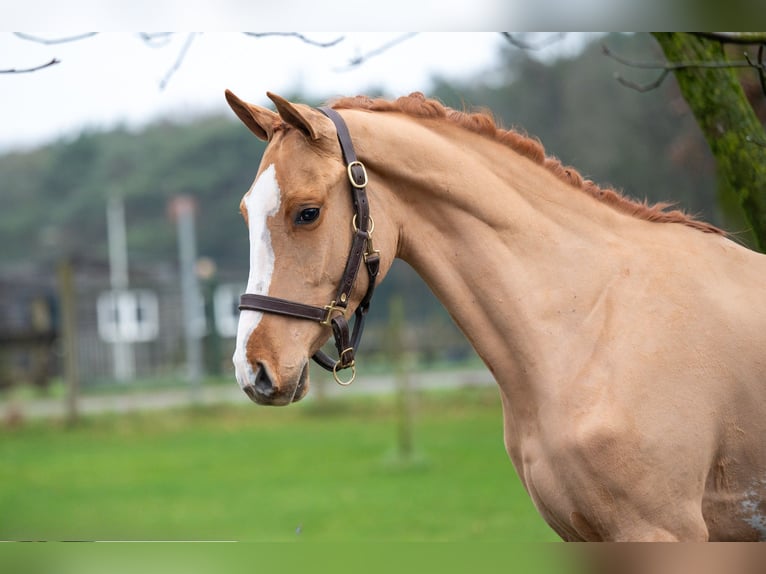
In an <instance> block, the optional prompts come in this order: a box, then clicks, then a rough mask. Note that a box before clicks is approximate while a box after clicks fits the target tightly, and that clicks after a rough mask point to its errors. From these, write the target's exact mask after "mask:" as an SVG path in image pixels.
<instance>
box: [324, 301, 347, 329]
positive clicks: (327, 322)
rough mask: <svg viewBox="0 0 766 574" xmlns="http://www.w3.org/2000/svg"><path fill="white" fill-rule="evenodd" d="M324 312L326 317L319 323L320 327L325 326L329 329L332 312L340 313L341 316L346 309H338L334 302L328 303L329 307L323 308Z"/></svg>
mask: <svg viewBox="0 0 766 574" xmlns="http://www.w3.org/2000/svg"><path fill="white" fill-rule="evenodd" d="M324 309H325V311H327V315H325V318H324V319H322V320H321V321H319V323H320V324H321V325H326V326H328V327H330V326H331V325H330V321H332V314H333V312H336V313H340V314H341V315H343V314H345V312H346V309H345V308H343V307H338V306H337V305H335V301H333V302H332V303H330V304H329V305H325V306H324Z"/></svg>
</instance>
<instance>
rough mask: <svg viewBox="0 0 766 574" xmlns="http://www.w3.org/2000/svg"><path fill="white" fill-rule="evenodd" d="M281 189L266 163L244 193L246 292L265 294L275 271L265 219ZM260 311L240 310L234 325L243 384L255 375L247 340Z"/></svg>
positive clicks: (274, 210)
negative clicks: (247, 254)
mask: <svg viewBox="0 0 766 574" xmlns="http://www.w3.org/2000/svg"><path fill="white" fill-rule="evenodd" d="M280 195H281V194H280V190H279V184H277V174H276V170H275V169H274V165H273V164H272V165H270V166H269V167H267V168H266V169H265V170H264V171H263V172H262V173H261V175H259V176H258V178H257V179H256V180H255V182H254V183H253V186H252V187H251V188H250V191H249V192H248V193H247V194H246V195H245V199H244V202H245V207H246V209H247V220H248V228H249V232H250V274H249V275H248V278H247V291H246V292H247V293H254V294H256V295H268V294H269V286H270V285H271V274H272V273H273V272H274V250H273V249H272V247H271V234H270V232H269V228H268V225H267V223H268V219H269V217H270V216H272V215H274V214H276V213H277V211H278V210H279V204H280V200H281V197H280ZM261 317H263V313H260V312H258V311H242V312H240V315H239V324H238V326H237V347H236V349H235V350H234V358H233V360H234V368H235V371H236V375H237V382H238V383H239V386H240V387H243V388H244V387H245V386H246V385H249V384H251V383H252V381H253V380H254V379H255V373H254V372H253V367H252V366H251V365H250V364H249V363H248V361H247V342H248V340H249V339H250V336H251V335H252V334H253V331H255V329H256V327H258V323H260V322H261Z"/></svg>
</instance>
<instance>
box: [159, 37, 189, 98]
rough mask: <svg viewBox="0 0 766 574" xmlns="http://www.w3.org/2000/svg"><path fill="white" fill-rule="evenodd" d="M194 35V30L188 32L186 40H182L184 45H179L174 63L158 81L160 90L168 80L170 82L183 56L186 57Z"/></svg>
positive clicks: (165, 85) (181, 62)
mask: <svg viewBox="0 0 766 574" xmlns="http://www.w3.org/2000/svg"><path fill="white" fill-rule="evenodd" d="M196 35H197V33H196V32H189V34H188V35H187V36H186V41H185V42H184V45H183V46H181V51H180V52H178V57H177V58H176V61H175V63H174V64H173V65H172V66H171V67H170V69H169V70H168V71H167V73H166V74H165V77H164V78H162V80H161V81H160V90H164V89H165V88H166V87H167V85H168V82H170V78H172V77H173V74H175V73H176V72H177V71H178V68H180V67H181V64H183V61H184V58H186V53H187V52H188V51H189V48H190V47H191V45H192V42H193V41H194V38H195V36H196Z"/></svg>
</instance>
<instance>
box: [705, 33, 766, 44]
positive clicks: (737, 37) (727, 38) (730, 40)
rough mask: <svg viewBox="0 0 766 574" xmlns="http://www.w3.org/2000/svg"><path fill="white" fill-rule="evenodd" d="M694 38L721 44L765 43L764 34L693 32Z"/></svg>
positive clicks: (765, 34)
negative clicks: (697, 37)
mask: <svg viewBox="0 0 766 574" xmlns="http://www.w3.org/2000/svg"><path fill="white" fill-rule="evenodd" d="M693 35H694V36H699V37H700V38H707V39H708V40H716V41H718V42H721V43H722V44H742V45H750V44H762V43H764V42H766V33H764V32H693Z"/></svg>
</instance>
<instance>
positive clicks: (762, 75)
mask: <svg viewBox="0 0 766 574" xmlns="http://www.w3.org/2000/svg"><path fill="white" fill-rule="evenodd" d="M764 48H766V45H765V44H761V45H760V46H758V62H757V63H755V64H754V63H753V62H752V61H751V60H750V54H748V53H747V52H745V60H747V63H748V64H750V65H751V66H752V67H753V68H755V69H757V70H758V79H759V80H760V81H761V90H762V91H763V93H764V95H766V64H764V61H763V52H764Z"/></svg>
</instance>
